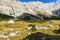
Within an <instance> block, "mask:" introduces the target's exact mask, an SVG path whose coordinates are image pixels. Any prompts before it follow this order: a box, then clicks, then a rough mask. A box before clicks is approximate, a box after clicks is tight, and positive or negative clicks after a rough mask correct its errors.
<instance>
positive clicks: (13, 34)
mask: <svg viewBox="0 0 60 40" xmlns="http://www.w3.org/2000/svg"><path fill="white" fill-rule="evenodd" d="M9 36H11V37H15V36H17V34H16V33H14V32H11V33H10V34H9Z"/></svg>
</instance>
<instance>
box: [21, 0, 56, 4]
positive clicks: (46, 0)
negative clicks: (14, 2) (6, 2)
mask: <svg viewBox="0 0 60 40" xmlns="http://www.w3.org/2000/svg"><path fill="white" fill-rule="evenodd" d="M20 1H22V2H29V1H41V2H43V3H48V2H55V1H56V0H20Z"/></svg>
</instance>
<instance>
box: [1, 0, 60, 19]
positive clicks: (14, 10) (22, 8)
mask: <svg viewBox="0 0 60 40" xmlns="http://www.w3.org/2000/svg"><path fill="white" fill-rule="evenodd" d="M25 13H27V14H25ZM0 14H4V15H6V16H7V15H8V16H11V17H14V18H26V17H25V16H27V17H28V18H31V19H37V18H38V19H45V18H46V19H47V18H50V17H52V16H54V17H56V16H59V15H60V4H56V3H42V2H39V1H37V2H20V1H17V0H0ZM38 14H39V15H38ZM41 15H42V16H41Z"/></svg>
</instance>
